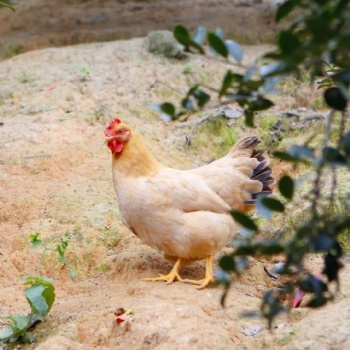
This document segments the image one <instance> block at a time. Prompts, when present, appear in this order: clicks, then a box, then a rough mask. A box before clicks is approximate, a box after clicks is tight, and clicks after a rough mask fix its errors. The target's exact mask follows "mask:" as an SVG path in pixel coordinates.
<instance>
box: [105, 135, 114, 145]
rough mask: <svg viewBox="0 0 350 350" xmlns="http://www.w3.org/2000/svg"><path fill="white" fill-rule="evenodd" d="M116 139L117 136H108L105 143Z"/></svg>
mask: <svg viewBox="0 0 350 350" xmlns="http://www.w3.org/2000/svg"><path fill="white" fill-rule="evenodd" d="M114 139H115V136H107V137H106V138H105V143H108V142H109V141H112V140H114Z"/></svg>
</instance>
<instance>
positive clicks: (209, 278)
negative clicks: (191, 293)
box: [181, 275, 215, 290]
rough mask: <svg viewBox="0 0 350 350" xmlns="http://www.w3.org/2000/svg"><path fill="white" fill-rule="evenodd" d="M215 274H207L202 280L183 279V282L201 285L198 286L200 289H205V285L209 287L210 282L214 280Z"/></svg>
mask: <svg viewBox="0 0 350 350" xmlns="http://www.w3.org/2000/svg"><path fill="white" fill-rule="evenodd" d="M214 281H215V279H214V276H213V275H211V276H205V278H203V279H202V280H198V281H197V280H182V281H181V282H184V283H190V284H195V285H197V286H199V287H197V289H198V290H200V289H204V288H205V287H207V286H208V285H209V284H210V283H212V282H214Z"/></svg>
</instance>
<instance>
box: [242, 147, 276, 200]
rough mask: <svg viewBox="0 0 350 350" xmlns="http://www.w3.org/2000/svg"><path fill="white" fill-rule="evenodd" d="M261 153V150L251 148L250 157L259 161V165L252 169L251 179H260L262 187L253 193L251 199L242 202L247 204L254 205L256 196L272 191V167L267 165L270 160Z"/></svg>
mask: <svg viewBox="0 0 350 350" xmlns="http://www.w3.org/2000/svg"><path fill="white" fill-rule="evenodd" d="M262 153H263V151H261V150H253V152H252V155H251V157H252V158H256V159H257V160H258V161H259V162H260V163H259V165H258V166H257V167H256V168H255V169H254V172H253V175H252V177H251V179H252V180H257V181H260V182H261V183H262V184H263V188H262V190H261V192H258V193H253V194H252V198H251V200H248V201H245V202H244V203H245V204H248V205H254V204H255V202H256V198H257V196H258V195H259V194H260V193H261V194H265V195H270V194H271V193H272V189H271V188H270V185H272V184H273V183H275V180H274V178H273V177H272V176H271V174H272V169H271V168H270V167H269V165H270V161H269V160H268V159H266V158H264V157H263V155H262Z"/></svg>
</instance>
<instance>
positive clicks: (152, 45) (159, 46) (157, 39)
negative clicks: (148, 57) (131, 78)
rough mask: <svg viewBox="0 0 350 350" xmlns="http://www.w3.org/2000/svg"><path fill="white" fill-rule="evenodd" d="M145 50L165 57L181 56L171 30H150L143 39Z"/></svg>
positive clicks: (179, 47) (179, 48)
mask: <svg viewBox="0 0 350 350" xmlns="http://www.w3.org/2000/svg"><path fill="white" fill-rule="evenodd" d="M144 45H145V47H146V49H147V51H149V52H152V53H154V54H157V55H162V56H165V57H175V58H181V57H182V56H183V53H182V49H181V46H180V44H179V43H178V42H177V41H176V39H175V38H174V35H173V33H172V32H170V31H168V30H159V31H155V32H151V33H149V34H148V35H147V37H146V38H145V40H144Z"/></svg>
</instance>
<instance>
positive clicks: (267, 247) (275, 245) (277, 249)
mask: <svg viewBox="0 0 350 350" xmlns="http://www.w3.org/2000/svg"><path fill="white" fill-rule="evenodd" d="M282 252H284V246H283V245H282V244H281V242H279V241H278V240H271V241H268V240H267V241H265V242H264V243H263V244H262V245H261V246H260V247H259V253H260V254H262V255H271V254H279V253H282Z"/></svg>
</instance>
